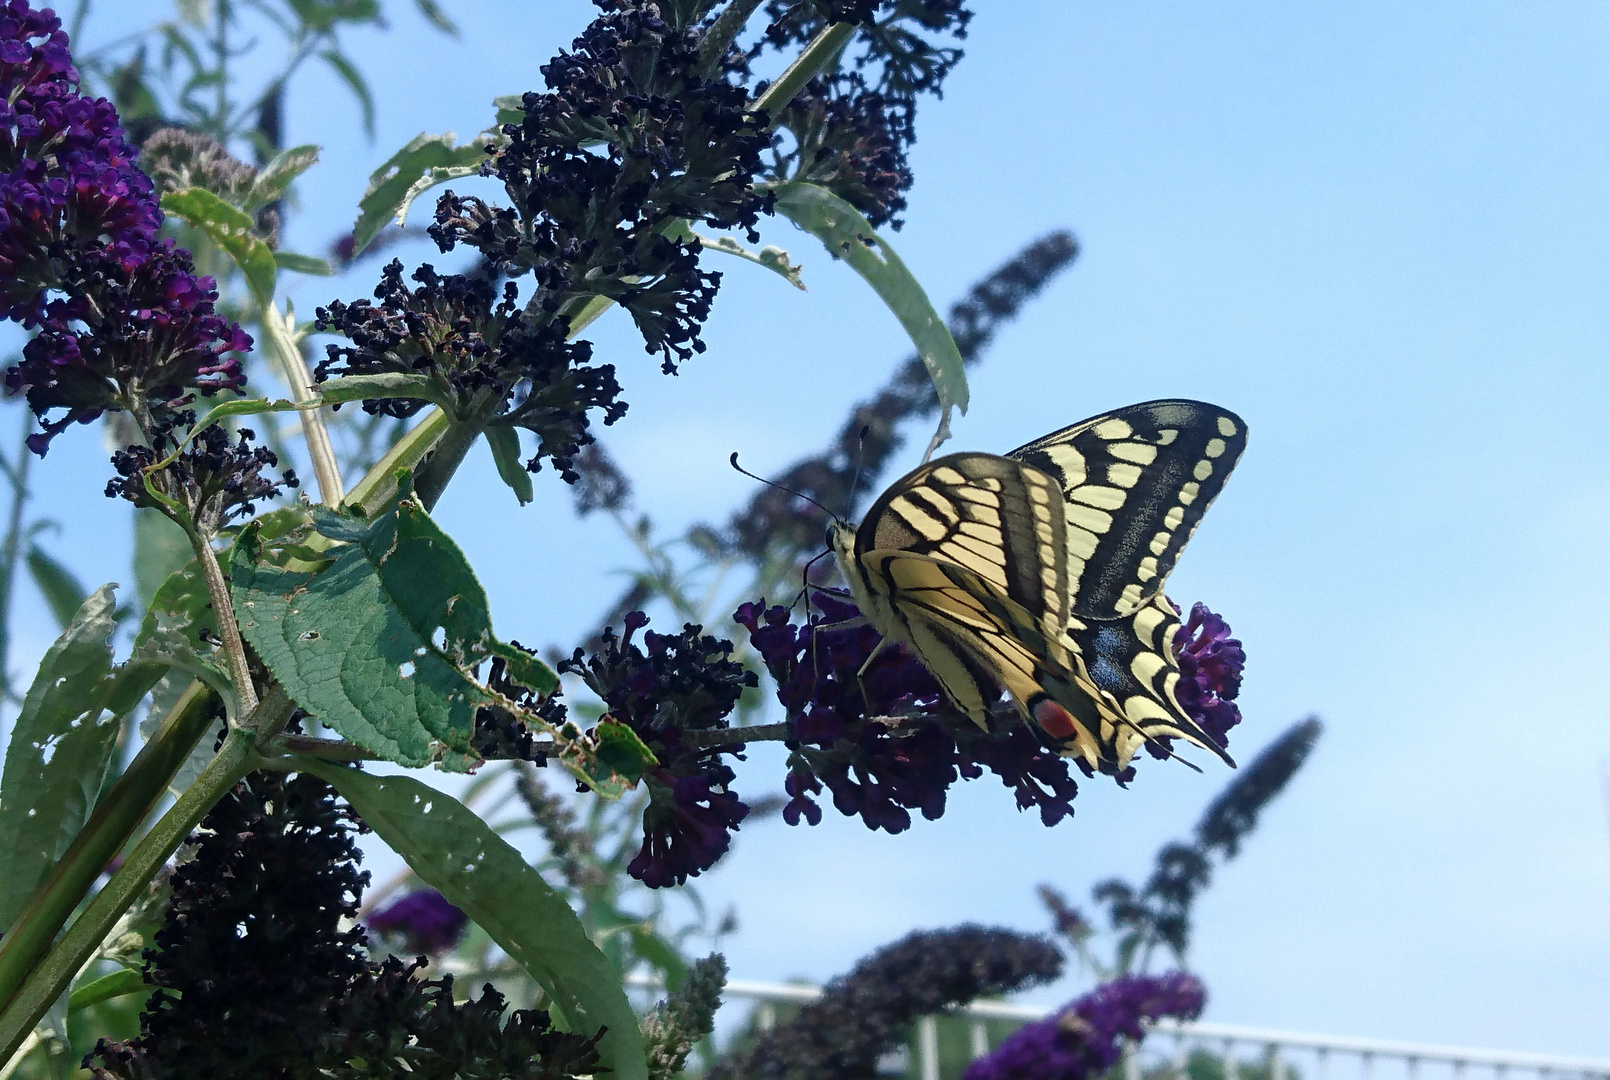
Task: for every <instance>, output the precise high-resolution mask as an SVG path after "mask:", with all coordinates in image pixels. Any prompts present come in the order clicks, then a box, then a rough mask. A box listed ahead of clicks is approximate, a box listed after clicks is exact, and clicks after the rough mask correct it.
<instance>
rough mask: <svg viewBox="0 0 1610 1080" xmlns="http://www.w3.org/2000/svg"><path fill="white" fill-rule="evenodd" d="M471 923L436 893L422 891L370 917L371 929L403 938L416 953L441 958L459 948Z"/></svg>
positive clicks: (445, 898)
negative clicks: (429, 954) (459, 941)
mask: <svg viewBox="0 0 1610 1080" xmlns="http://www.w3.org/2000/svg"><path fill="white" fill-rule="evenodd" d="M469 921H470V917H469V916H468V915H466V914H464V913H463V912H462V911H460V910H459V909H458V908H456V907H454V906H453V904H452V903H451V902H450V901H449V900H448V899H447V897H445V896H443V895H442V894H441V893H439V892H437V891H436V890H435V889H420V890H419V891H418V892H411V893H409V894H408V895H407V896H405V897H403V898H402V899H401V900H399V901H397V902H396V903H395V904H391V905H388V906H387V907H384V908H381V909H380V910H379V911H377V912H375V913H374V914H373V915H371V916H369V928H370V929H371V930H377V931H379V932H380V933H382V934H400V935H402V937H403V938H404V940H405V941H406V942H407V943H408V948H409V949H410V950H412V951H414V952H417V953H431V954H437V953H444V952H446V951H447V950H449V949H451V948H452V947H453V946H454V945H457V944H458V939H459V938H460V937H462V936H463V935H464V928H465V927H466V926H468V925H469Z"/></svg>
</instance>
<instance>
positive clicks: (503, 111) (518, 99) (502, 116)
mask: <svg viewBox="0 0 1610 1080" xmlns="http://www.w3.org/2000/svg"><path fill="white" fill-rule="evenodd" d="M492 107H493V108H494V109H496V110H497V111H498V115H497V120H498V125H499V126H502V125H504V124H518V123H520V122H522V121H523V120H525V95H524V94H502V95H500V96H498V97H495V98H493V99H492Z"/></svg>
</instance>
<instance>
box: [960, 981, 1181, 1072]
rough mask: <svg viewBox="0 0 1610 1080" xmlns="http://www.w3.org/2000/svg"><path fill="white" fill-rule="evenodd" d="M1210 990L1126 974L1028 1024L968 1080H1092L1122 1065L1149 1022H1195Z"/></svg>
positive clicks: (980, 1061) (975, 1065) (971, 1068)
mask: <svg viewBox="0 0 1610 1080" xmlns="http://www.w3.org/2000/svg"><path fill="white" fill-rule="evenodd" d="M1206 1000H1207V991H1206V990H1205V989H1204V988H1203V986H1202V983H1201V981H1200V980H1198V979H1197V978H1196V976H1194V975H1187V974H1185V973H1184V972H1178V971H1175V972H1170V973H1168V974H1166V975H1163V976H1160V977H1153V976H1150V975H1125V976H1123V977H1122V978H1119V979H1114V980H1113V981H1112V982H1109V983H1104V984H1103V985H1101V986H1098V987H1096V989H1094V990H1092V991H1091V992H1090V993H1088V994H1086V995H1085V996H1084V997H1081V998H1079V999H1078V1000H1077V1001H1075V1002H1074V1003H1073V1004H1072V1005H1069V1006H1068V1007H1067V1008H1065V1009H1063V1010H1062V1011H1061V1012H1059V1013H1057V1014H1056V1015H1055V1016H1053V1017H1051V1018H1050V1019H1048V1020H1042V1021H1040V1022H1039V1023H1034V1024H1028V1025H1026V1026H1024V1027H1022V1028H1019V1029H1018V1030H1017V1031H1016V1032H1014V1033H1013V1034H1012V1035H1010V1036H1009V1037H1008V1038H1007V1039H1006V1041H1005V1042H1003V1043H1001V1045H1000V1046H998V1047H996V1048H995V1049H994V1050H993V1051H991V1052H990V1053H989V1054H987V1055H986V1056H984V1057H981V1058H979V1059H978V1060H977V1061H975V1062H973V1063H972V1064H971V1065H969V1066H968V1067H967V1071H966V1072H965V1073H963V1074H962V1075H963V1077H964V1078H965V1080H1087V1078H1089V1077H1095V1076H1101V1075H1102V1074H1103V1073H1105V1072H1106V1071H1107V1070H1108V1069H1110V1068H1112V1067H1113V1066H1114V1065H1115V1064H1117V1063H1118V1059H1119V1057H1120V1055H1121V1054H1122V1053H1123V1043H1122V1041H1121V1040H1123V1039H1130V1040H1133V1041H1135V1042H1139V1041H1140V1040H1141V1039H1143V1038H1145V1036H1146V1029H1145V1028H1144V1027H1142V1026H1141V1025H1142V1022H1143V1021H1150V1020H1157V1019H1159V1018H1160V1017H1164V1016H1172V1017H1176V1018H1178V1019H1181V1020H1192V1019H1195V1018H1196V1017H1197V1016H1198V1015H1200V1013H1201V1012H1202V1005H1203V1003H1204V1002H1205V1001H1206Z"/></svg>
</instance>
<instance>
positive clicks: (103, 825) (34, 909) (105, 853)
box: [0, 680, 219, 1061]
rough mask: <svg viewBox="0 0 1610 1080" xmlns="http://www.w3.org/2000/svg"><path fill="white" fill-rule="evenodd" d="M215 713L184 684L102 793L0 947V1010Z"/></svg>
mask: <svg viewBox="0 0 1610 1080" xmlns="http://www.w3.org/2000/svg"><path fill="white" fill-rule="evenodd" d="M218 705H219V701H218V696H217V694H215V693H213V691H212V690H211V689H209V688H208V687H207V685H206V684H205V683H202V682H200V681H199V680H198V681H196V682H192V683H191V684H190V688H189V689H188V690H186V691H185V692H184V695H183V696H182V697H180V698H179V700H178V702H177V703H176V704H175V705H174V706H173V708H172V709H171V710H169V712H168V715H167V716H165V717H163V719H162V723H161V725H160V726H158V728H157V730H156V732H155V734H153V735H152V736H151V738H150V739H149V740H147V742H146V744H145V746H144V747H142V748H141V750H140V753H139V754H138V755H137V756H136V757H135V759H134V761H133V762H131V763H130V764H129V767H128V768H127V769H126V770H124V772H123V775H122V776H120V777H118V778H117V781H116V782H115V783H113V784H112V786H111V787H110V788H108V789H107V792H106V796H105V798H103V799H101V801H100V802H99V803H98V804H96V806H95V812H94V813H93V814H91V815H90V819H89V821H87V822H85V823H84V827H83V828H82V829H80V830H79V831H78V835H77V836H76V837H74V838H73V843H72V846H71V847H69V848H68V849H67V852H66V854H64V855H63V856H62V857H61V861H60V862H58V863H57V864H56V868H55V869H54V870H53V871H52V872H51V875H50V877H49V878H47V879H46V880H45V882H44V883H43V884H42V885H41V886H40V887H39V888H38V889H37V890H36V891H35V892H34V895H33V897H32V898H31V899H30V900H29V902H28V906H27V908H25V909H24V910H23V912H22V914H21V915H20V916H18V918H17V921H16V924H15V925H13V926H12V927H11V928H10V929H9V930H8V931H7V932H6V936H5V938H4V939H3V940H0V1002H7V1003H9V1002H10V1001H11V999H12V997H13V995H15V994H16V992H17V988H18V987H19V986H20V985H21V984H22V982H23V980H24V979H25V978H26V977H27V975H28V972H29V971H30V970H31V969H32V968H33V967H34V965H35V964H37V963H38V962H39V958H40V957H41V956H43V955H44V954H45V952H46V950H48V949H49V948H50V943H51V941H53V940H54V939H55V937H56V933H57V931H59V930H60V929H61V928H62V926H63V925H64V924H65V923H66V922H67V920H68V919H69V918H70V917H71V916H72V914H73V910H74V909H75V908H77V907H78V905H79V903H80V902H81V901H82V900H83V899H84V897H85V895H86V894H87V893H88V892H89V890H90V887H91V886H92V885H94V884H95V879H96V878H97V877H99V876H100V874H101V871H102V870H104V869H106V865H107V864H108V863H110V862H111V861H112V859H113V858H114V857H115V856H116V855H117V853H118V852H119V851H121V850H122V848H123V845H124V844H126V843H127V842H128V839H129V837H130V836H132V835H134V831H135V830H136V829H138V828H139V827H140V823H141V822H143V821H144V820H145V819H146V818H147V817H149V816H150V814H151V811H152V810H153V809H155V808H156V805H157V803H158V802H159V801H160V800H161V798H162V795H163V792H165V791H167V789H168V784H169V783H171V782H172V780H173V778H174V776H175V775H176V774H177V773H178V771H179V767H180V766H181V765H183V764H184V763H185V761H186V759H188V758H189V756H190V751H191V750H192V749H193V748H194V747H195V745H196V743H197V742H198V741H199V740H200V739H201V737H202V736H203V735H204V734H205V733H206V731H207V728H208V726H209V723H208V721H209V720H210V718H211V717H212V715H213V712H214V711H215V710H216V709H217V707H218ZM120 872H121V871H120ZM3 1060H5V1059H4V1057H3V1056H0V1061H3Z"/></svg>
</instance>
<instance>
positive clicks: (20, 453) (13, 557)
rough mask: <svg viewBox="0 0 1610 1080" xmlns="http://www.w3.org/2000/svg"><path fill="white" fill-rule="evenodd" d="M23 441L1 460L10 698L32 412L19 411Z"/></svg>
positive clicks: (1, 618) (1, 559) (1, 587)
mask: <svg viewBox="0 0 1610 1080" xmlns="http://www.w3.org/2000/svg"><path fill="white" fill-rule="evenodd" d="M21 412H22V415H23V421H22V442H21V444H20V445H19V447H18V449H17V459H16V463H15V464H12V463H11V462H0V464H3V465H4V466H5V474H6V479H7V480H9V481H11V520H10V523H9V524H8V525H7V527H6V538H5V542H4V544H3V545H0V700H5V699H9V698H11V696H12V692H11V597H12V594H13V591H14V590H15V587H16V583H17V556H18V555H19V554H20V553H21V550H22V520H23V508H24V506H25V505H26V504H27V502H28V467H29V466H30V465H31V464H32V463H33V456H34V455H33V452H32V451H31V450H29V449H28V436H29V435H31V434H33V430H34V414H33V412H32V411H30V410H28V409H23V410H21Z"/></svg>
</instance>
